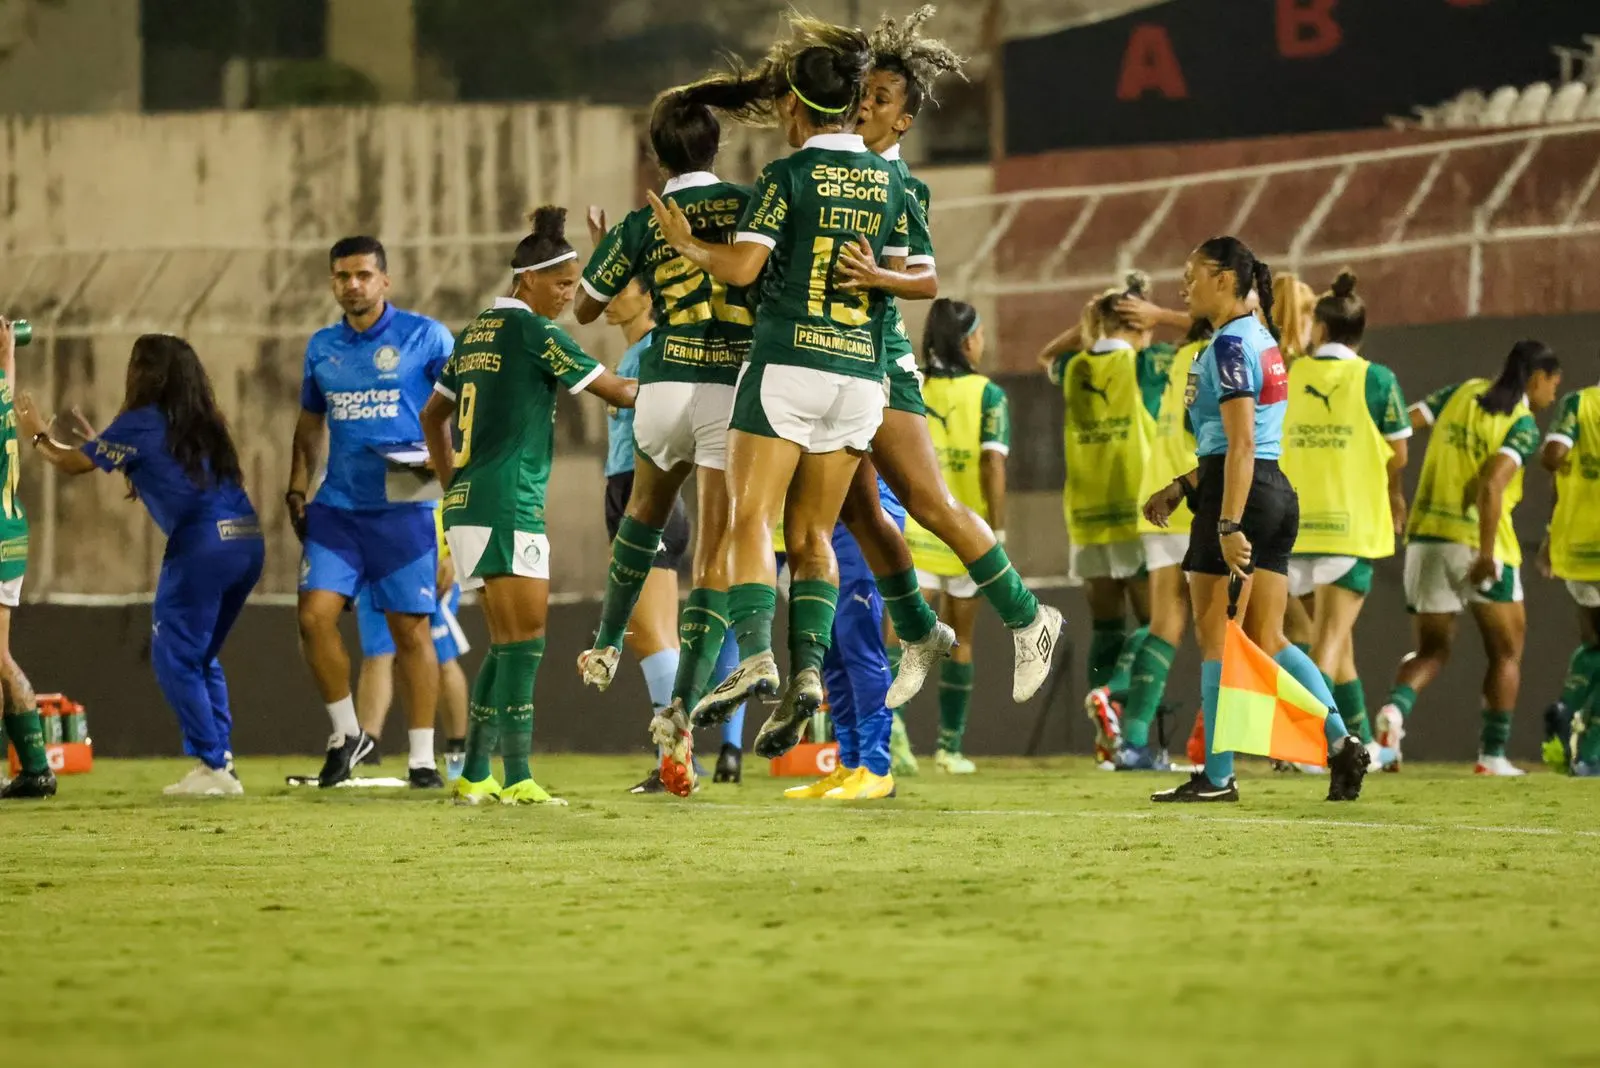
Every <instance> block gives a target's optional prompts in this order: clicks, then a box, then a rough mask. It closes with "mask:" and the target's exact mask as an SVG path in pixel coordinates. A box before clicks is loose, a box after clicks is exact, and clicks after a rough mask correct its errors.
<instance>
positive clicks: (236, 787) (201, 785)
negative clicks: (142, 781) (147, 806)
mask: <svg viewBox="0 0 1600 1068" xmlns="http://www.w3.org/2000/svg"><path fill="white" fill-rule="evenodd" d="M161 792H162V793H164V794H166V795H167V796H168V797H237V796H238V795H240V794H242V793H244V784H242V783H241V782H239V780H238V779H236V778H234V777H233V775H232V774H231V773H229V772H228V770H227V769H226V768H208V767H206V766H205V765H204V764H196V765H195V766H194V767H193V768H191V769H190V770H189V774H187V775H185V776H184V777H183V778H181V779H179V780H178V781H177V782H175V783H173V784H172V785H171V786H167V787H164V788H163V789H162V791H161Z"/></svg>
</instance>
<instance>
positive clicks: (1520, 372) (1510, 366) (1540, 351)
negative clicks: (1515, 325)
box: [1478, 341, 1561, 415]
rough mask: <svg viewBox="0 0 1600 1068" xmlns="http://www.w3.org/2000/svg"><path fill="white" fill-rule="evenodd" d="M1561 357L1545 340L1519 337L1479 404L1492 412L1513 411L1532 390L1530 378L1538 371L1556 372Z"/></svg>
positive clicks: (1559, 366) (1507, 413) (1481, 396)
mask: <svg viewBox="0 0 1600 1068" xmlns="http://www.w3.org/2000/svg"><path fill="white" fill-rule="evenodd" d="M1559 370H1561V361H1560V360H1558V359H1556V354H1555V351H1554V350H1553V349H1551V348H1550V346H1548V345H1546V344H1545V343H1544V342H1542V341H1519V342H1517V343H1516V344H1515V345H1513V346H1511V353H1510V355H1508V356H1507V357H1506V362H1505V366H1503V367H1502V368H1501V369H1500V376H1499V377H1498V378H1496V379H1495V380H1494V382H1493V384H1491V385H1490V386H1489V388H1488V389H1486V390H1484V391H1483V392H1482V393H1480V394H1478V404H1479V406H1480V407H1482V408H1483V410H1484V411H1486V412H1489V413H1490V414H1492V415H1509V414H1511V410H1512V409H1513V408H1515V407H1516V406H1517V405H1518V404H1520V403H1521V402H1522V398H1523V397H1525V396H1527V393H1528V380H1529V379H1531V378H1532V377H1533V373H1534V372H1535V371H1543V372H1544V373H1545V374H1555V373H1556V372H1557V371H1559Z"/></svg>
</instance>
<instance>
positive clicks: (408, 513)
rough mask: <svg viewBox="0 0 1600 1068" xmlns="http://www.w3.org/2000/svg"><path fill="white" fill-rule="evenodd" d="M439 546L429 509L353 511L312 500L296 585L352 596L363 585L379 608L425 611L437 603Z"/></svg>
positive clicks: (420, 613)
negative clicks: (297, 583)
mask: <svg viewBox="0 0 1600 1068" xmlns="http://www.w3.org/2000/svg"><path fill="white" fill-rule="evenodd" d="M438 569H439V547H438V542H437V540H436V535H435V533H434V528H433V509H432V508H430V507H428V506H426V505H423V506H411V505H405V506H401V507H398V508H384V509H381V510H377V511H369V512H355V511H348V510H346V509H343V508H331V507H329V506H328V505H325V504H312V505H310V506H308V507H307V508H306V544H305V552H304V555H302V556H301V558H300V589H302V590H328V591H330V592H332V593H337V594H340V595H341V596H343V597H345V598H346V599H348V600H354V599H355V596H356V593H357V591H359V590H360V589H361V588H362V587H363V586H365V587H368V588H369V589H370V590H371V591H372V604H373V607H374V608H376V609H378V610H379V611H380V612H402V613H404V614H406V615H412V616H429V615H432V614H433V610H434V608H435V607H437V604H436V602H435V600H434V596H435V588H434V584H435V582H436V581H437V578H438Z"/></svg>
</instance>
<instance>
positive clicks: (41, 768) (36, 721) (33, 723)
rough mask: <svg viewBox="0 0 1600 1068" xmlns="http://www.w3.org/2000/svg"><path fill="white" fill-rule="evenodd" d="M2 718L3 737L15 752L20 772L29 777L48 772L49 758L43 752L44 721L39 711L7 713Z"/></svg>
mask: <svg viewBox="0 0 1600 1068" xmlns="http://www.w3.org/2000/svg"><path fill="white" fill-rule="evenodd" d="M3 718H4V720H5V735H6V737H7V738H10V739H11V744H12V746H13V747H14V748H15V749H16V751H17V762H18V763H20V764H21V765H22V770H23V771H25V772H27V773H28V774H29V775H42V774H44V773H45V772H47V771H49V770H50V758H49V757H48V756H47V755H45V751H44V721H43V720H41V719H40V718H39V709H38V708H37V707H35V708H29V709H25V710H23V711H21V712H11V711H7V712H6V713H5V715H4V717H3ZM0 748H3V747H0ZM0 755H4V754H0Z"/></svg>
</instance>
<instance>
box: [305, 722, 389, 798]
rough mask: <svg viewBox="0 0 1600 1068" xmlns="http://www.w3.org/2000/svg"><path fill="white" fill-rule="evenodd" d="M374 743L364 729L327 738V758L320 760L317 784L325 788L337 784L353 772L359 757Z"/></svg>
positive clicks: (370, 748) (359, 761)
mask: <svg viewBox="0 0 1600 1068" xmlns="http://www.w3.org/2000/svg"><path fill="white" fill-rule="evenodd" d="M375 744H376V743H375V742H374V741H373V740H372V736H371V735H370V734H368V733H367V732H366V731H361V732H359V733H357V734H345V735H340V734H335V735H334V736H333V737H332V738H330V739H328V758H327V759H326V760H324V761H323V762H322V771H321V772H319V773H318V774H317V785H318V786H320V787H322V789H324V790H326V789H327V788H328V787H330V786H338V785H339V784H340V783H342V782H344V781H345V780H346V779H348V778H349V777H350V776H351V774H352V773H353V772H354V770H355V767H356V765H357V764H359V763H361V758H362V757H364V756H366V755H367V754H368V753H370V752H372V747H373V746H374V745H375Z"/></svg>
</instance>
